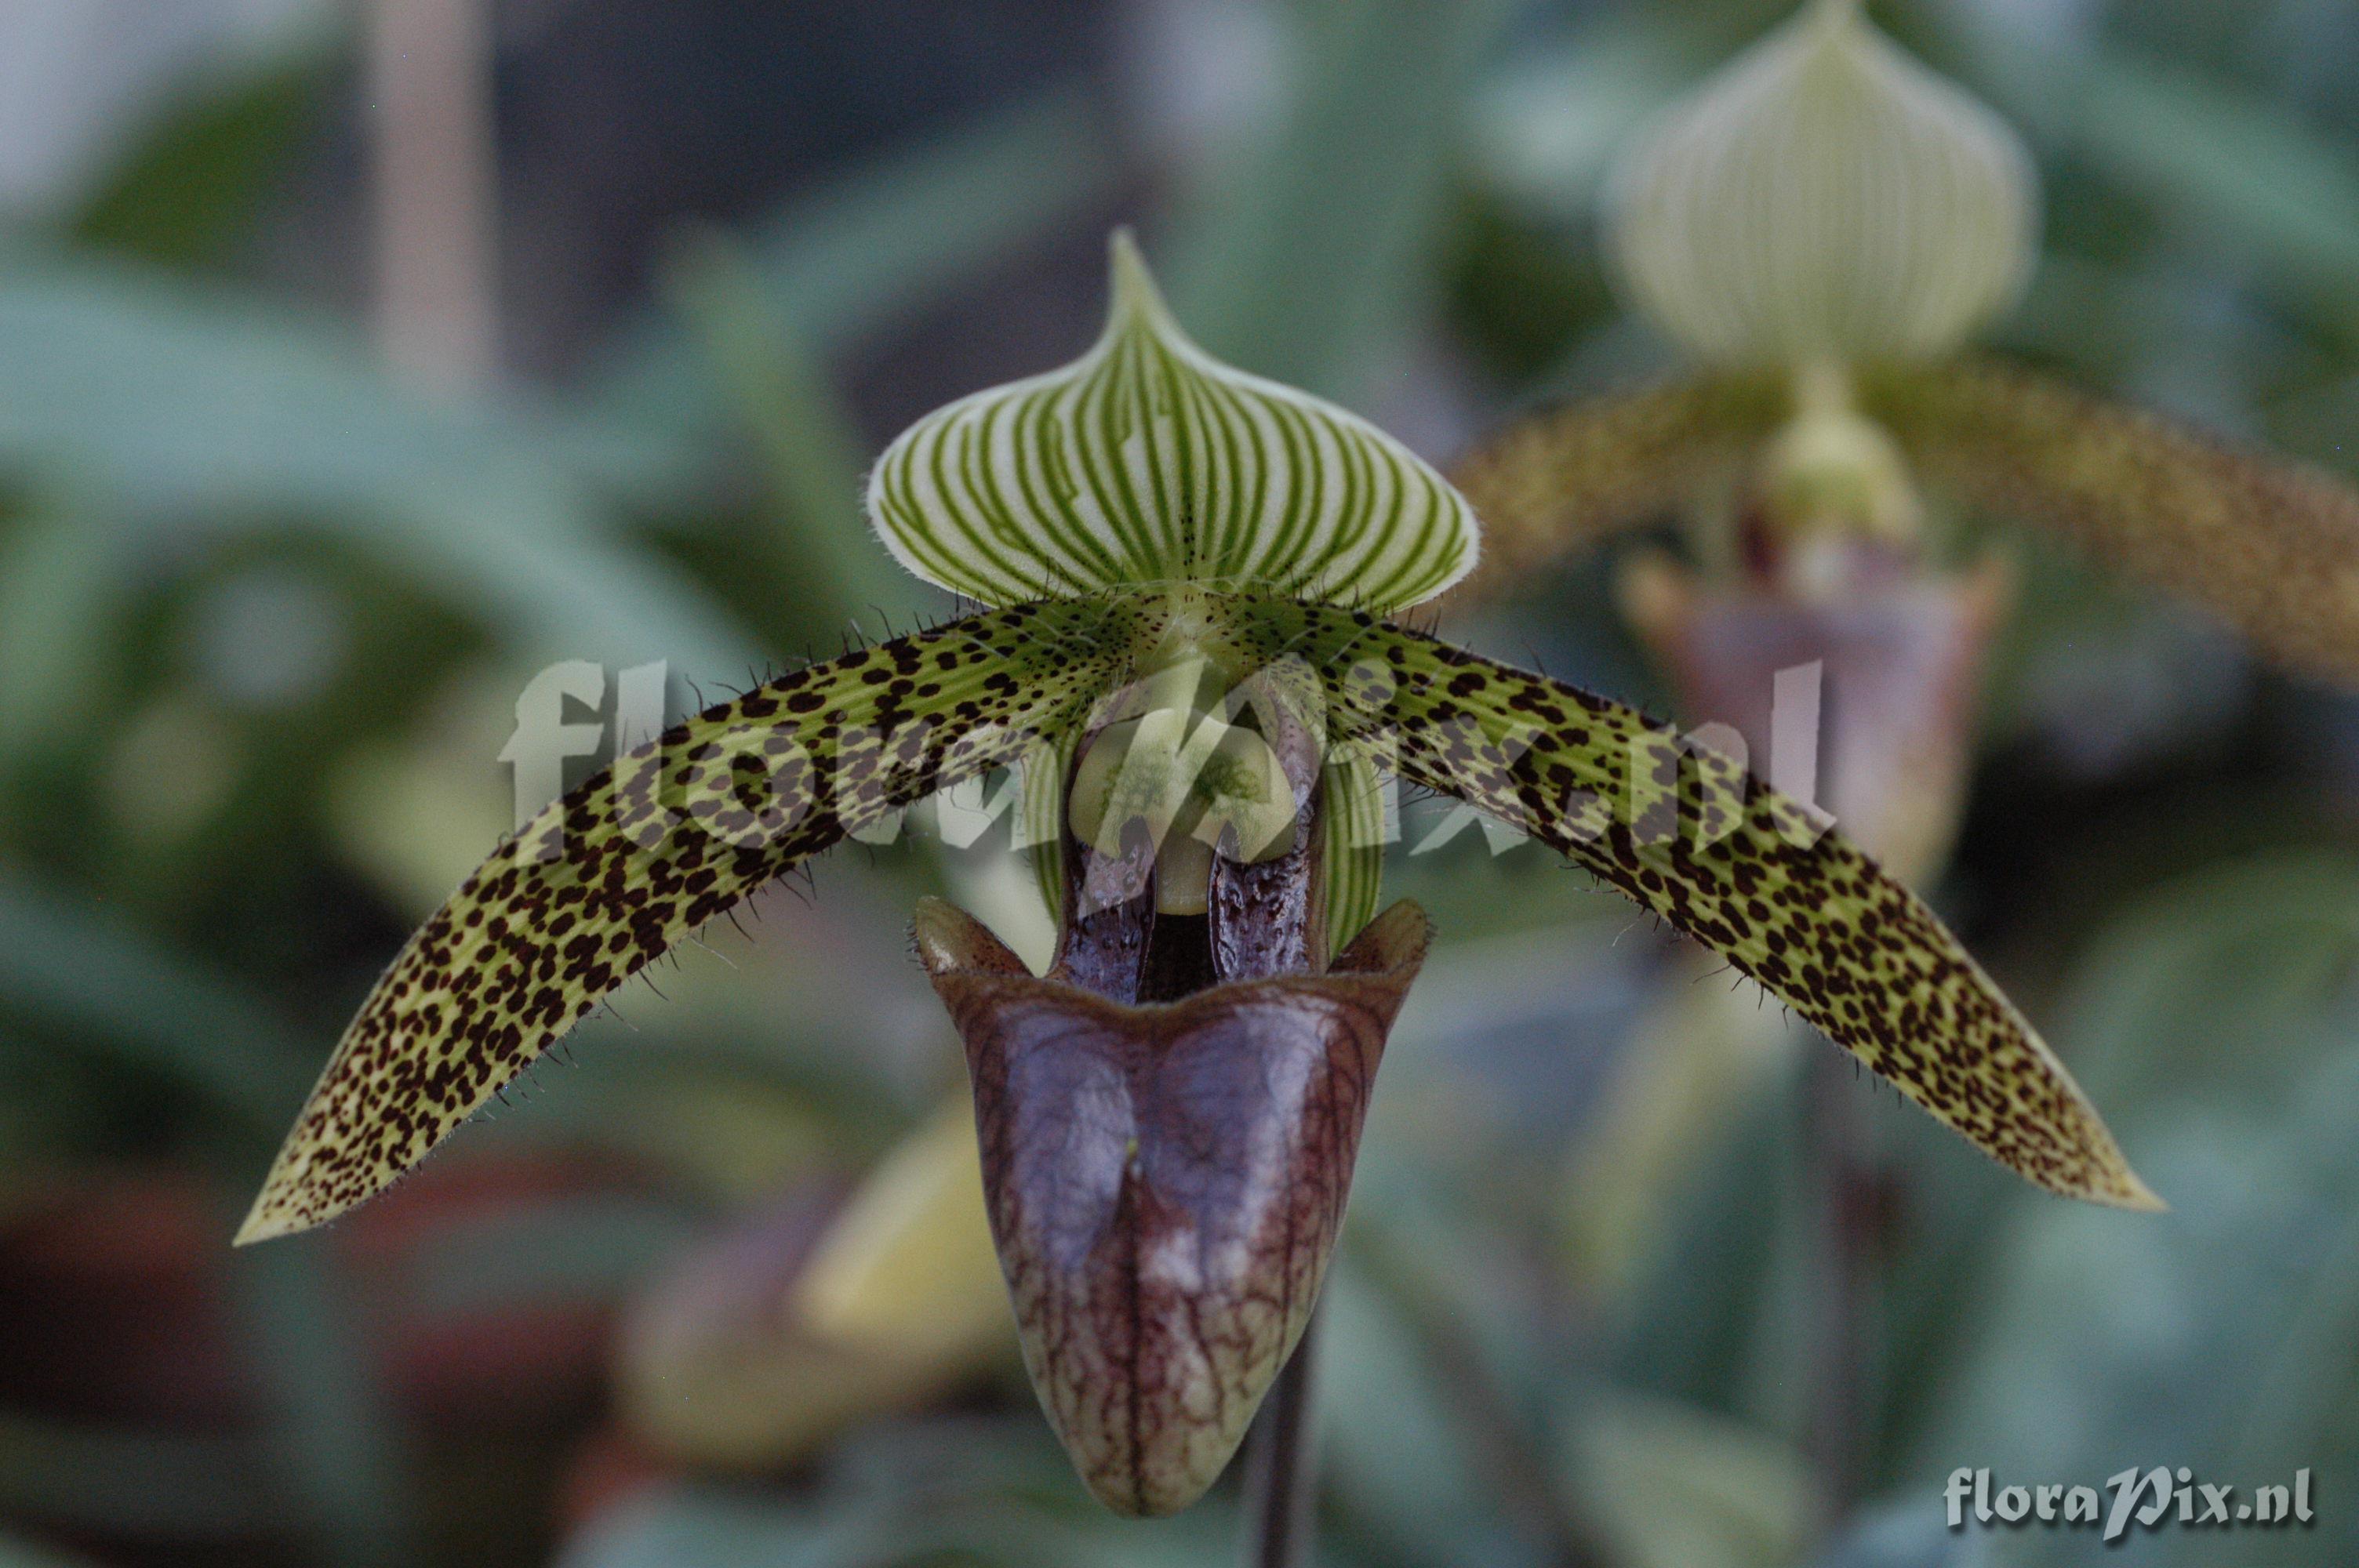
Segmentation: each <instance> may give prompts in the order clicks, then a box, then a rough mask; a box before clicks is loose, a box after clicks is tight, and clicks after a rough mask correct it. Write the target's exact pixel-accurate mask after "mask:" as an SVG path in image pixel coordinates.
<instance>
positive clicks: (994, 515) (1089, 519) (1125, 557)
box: [868, 233, 1476, 611]
mask: <svg viewBox="0 0 2359 1568" xmlns="http://www.w3.org/2000/svg"><path fill="white" fill-rule="evenodd" d="M1113 252H1114V259H1113V274H1114V280H1113V301H1112V307H1111V308H1110V310H1109V312H1108V315H1107V319H1106V326H1105V330H1104V331H1103V333H1102V334H1101V335H1100V336H1099V338H1098V341H1097V342H1096V344H1095V345H1094V346H1093V347H1092V348H1091V349H1090V351H1089V352H1087V353H1086V354H1083V355H1082V357H1081V358H1080V359H1078V360H1076V361H1074V362H1072V363H1071V364H1069V365H1067V366H1065V367H1064V368H1062V369H1061V370H1055V371H1050V372H1049V373H1047V374H1045V375H1038V376H1033V377H1031V378H1029V379H1027V380H1024V381H1017V382H1012V383H1009V384H1006V385H1005V386H999V387H993V388H990V389H988V390H986V391H984V392H980V393H976V394H974V395H972V396H969V397H964V398H962V399H960V400H959V401H958V402H956V403H953V404H951V405H950V406H947V407H945V408H941V409H939V410H937V411H936V412H934V413H932V414H930V415H928V416H926V417H925V418H923V419H921V420H919V422H918V423H917V424H915V425H913V426H911V427H909V428H908V430H906V431H904V432H903V433H902V434H901V436H900V437H899V438H897V439H896V440H895V441H894V442H893V444H892V445H891V446H890V447H888V448H887V449H886V451H885V455H884V456H883V457H882V458H881V459H879V460H878V461H877V464H876V468H875V472H874V473H872V474H871V475H870V478H869V485H868V510H869V516H870V518H871V520H872V521H873V522H874V523H875V526H876V531H877V533H878V535H880V536H881V537H882V538H883V539H884V541H885V544H886V548H888V549H890V550H891V551H892V552H893V555H894V557H895V558H897V560H899V561H900V562H901V564H902V565H904V566H906V567H908V568H909V569H910V570H911V571H913V572H915V573H917V574H918V575H919V577H921V578H924V579H927V580H928V581H929V582H933V583H937V584H939V585H940V586H941V587H943V588H947V589H951V590H952V591H954V592H957V593H962V594H965V595H966V596H968V597H969V598H971V599H974V600H980V601H982V602H983V603H985V604H1006V603H1013V602H1016V601H1018V600H1027V599H1032V598H1037V597H1040V596H1043V595H1050V594H1071V593H1077V592H1086V591H1090V590H1093V589H1114V588H1122V587H1128V586H1136V585H1139V584H1146V583H1157V582H1167V581H1172V580H1176V579H1192V580H1196V581H1204V582H1223V583H1230V584H1234V585H1237V586H1240V587H1252V588H1256V589H1267V590H1270V591H1274V592H1278V593H1284V594H1289V595H1293V596H1296V597H1299V598H1305V599H1313V600H1324V601H1328V602H1333V603H1341V604H1351V605H1355V606H1360V607H1364V608H1367V609H1371V610H1376V611H1391V610H1397V609H1399V608H1401V607H1402V606H1404V605H1409V604H1415V603H1417V602H1419V600H1426V599H1430V598H1431V597H1433V596H1434V595H1435V594H1437V593H1440V591H1441V590H1442V589H1446V588H1448V587H1449V586H1450V585H1451V583H1453V582H1455V581H1457V580H1458V579H1460V578H1461V577H1462V576H1464V575H1465V574H1466V573H1467V572H1468V571H1469V570H1470V569H1472V568H1473V565H1474V557H1475V552H1476V526H1475V522H1474V514H1473V511H1472V510H1471V509H1470V508H1469V507H1468V506H1467V504H1466V503H1465V501H1464V500H1463V499H1462V498H1461V497H1460V496H1459V494H1458V493H1457V492H1455V491H1454V490H1452V489H1451V487H1450V485H1449V483H1448V481H1445V480H1443V479H1442V477H1441V476H1440V474H1438V473H1436V472H1435V471H1434V470H1432V469H1431V468H1430V467H1428V466H1427V465H1426V464H1425V463H1424V462H1422V461H1421V460H1419V459H1418V458H1417V457H1416V455H1415V454H1413V453H1411V452H1410V451H1409V450H1408V448H1406V447H1404V446H1402V445H1401V444H1400V443H1399V442H1397V441H1396V440H1394V439H1393V438H1391V437H1389V436H1386V434H1384V432H1382V431H1380V430H1378V429H1377V428H1376V427H1374V426H1373V425H1370V424H1369V423H1368V422H1367V421H1365V420H1364V419H1362V418H1360V417H1359V416H1356V415H1353V414H1351V413H1348V412H1346V411H1345V410H1343V409H1342V408H1338V407H1336V406H1334V405H1332V404H1331V403H1327V402H1324V401H1322V400H1321V399H1319V398H1316V397H1312V396H1310V395H1308V394H1306V393H1301V392H1297V391H1295V390H1293V389H1292V388H1290V387H1285V386H1280V385H1278V384H1277V383H1275V382H1270V381H1265V380H1263V379H1262V378H1261V377H1259V376H1255V375H1248V374H1246V373H1244V372H1242V371H1238V370H1235V369H1233V368H1231V367H1230V366H1227V365H1224V364H1223V363H1221V362H1219V361H1217V360H1215V359H1213V358H1212V356H1211V355H1209V354H1207V353H1205V352H1204V351H1202V350H1201V349H1200V348H1198V347H1197V346H1196V345H1195V344H1194V343H1193V342H1191V341H1189V339H1188V337H1187V334H1186V333H1184V332H1182V331H1181V330H1180V326H1179V323H1178V322H1176V321H1175V320H1173V319H1172V317H1171V313H1170V311H1169V308H1167V307H1166V306H1165V305H1164V303H1163V299H1162V297H1161V296H1160V295H1159V294H1158V292H1157V290H1156V287H1155V284H1154V281H1153V280H1152V279H1151V278H1150V277H1149V276H1147V268H1146V265H1145V264H1144V263H1143V262H1142V261H1141V260H1140V259H1139V256H1138V253H1137V250H1136V247H1135V246H1134V245H1133V244H1132V243H1131V242H1130V239H1129V236H1128V235H1127V234H1124V233H1117V234H1116V235H1115V236H1114V244H1113Z"/></svg>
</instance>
